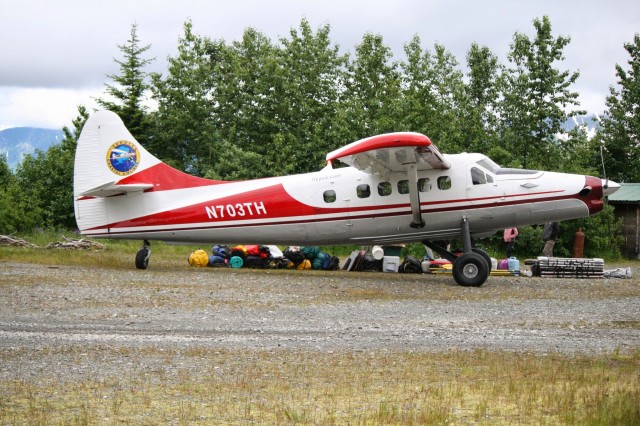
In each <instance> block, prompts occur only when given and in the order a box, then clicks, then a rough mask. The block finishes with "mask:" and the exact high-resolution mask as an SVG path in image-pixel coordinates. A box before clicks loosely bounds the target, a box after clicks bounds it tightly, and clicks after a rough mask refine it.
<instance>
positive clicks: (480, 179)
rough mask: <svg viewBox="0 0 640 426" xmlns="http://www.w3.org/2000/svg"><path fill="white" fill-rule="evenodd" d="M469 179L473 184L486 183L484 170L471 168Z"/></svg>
mask: <svg viewBox="0 0 640 426" xmlns="http://www.w3.org/2000/svg"><path fill="white" fill-rule="evenodd" d="M471 181H472V182H473V184H474V185H482V184H484V183H487V178H486V177H485V175H484V172H483V171H482V170H480V169H479V168H477V167H472V168H471Z"/></svg>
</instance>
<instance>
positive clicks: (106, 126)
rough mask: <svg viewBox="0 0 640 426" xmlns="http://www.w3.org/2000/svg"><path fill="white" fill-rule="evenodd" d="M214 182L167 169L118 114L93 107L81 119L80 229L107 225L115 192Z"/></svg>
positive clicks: (77, 170)
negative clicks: (85, 119) (87, 117)
mask: <svg viewBox="0 0 640 426" xmlns="http://www.w3.org/2000/svg"><path fill="white" fill-rule="evenodd" d="M215 183H217V181H211V180H208V179H202V178H198V177H194V176H190V175H188V174H186V173H183V172H181V171H179V170H176V169H173V168H171V167H170V166H168V165H167V164H165V163H163V162H162V161H160V160H159V159H157V158H156V157H154V156H153V155H152V154H151V153H149V152H148V151H147V150H146V149H144V147H143V146H142V145H140V143H138V142H137V141H136V140H135V138H134V137H133V136H132V135H131V133H130V132H129V131H128V130H127V128H126V127H125V125H124V123H123V122H122V120H121V119H120V117H118V115H117V114H115V113H113V112H111V111H98V112H96V113H94V114H93V115H91V116H90V117H89V119H88V120H87V121H86V123H85V125H84V127H83V128H82V132H81V133H80V137H79V139H78V145H77V147H76V156H75V163H74V173H73V197H74V209H75V216H76V222H77V224H78V228H79V229H80V231H81V232H83V231H85V230H87V229H92V228H95V227H103V226H106V225H107V224H108V223H109V219H112V220H113V218H110V217H109V201H110V200H114V198H115V197H116V196H119V195H126V196H131V195H136V194H142V193H143V192H150V191H162V190H171V189H180V188H185V187H189V186H204V185H211V184H215ZM113 203H114V202H112V203H111V204H113ZM114 212H115V210H114ZM83 233H84V232H83Z"/></svg>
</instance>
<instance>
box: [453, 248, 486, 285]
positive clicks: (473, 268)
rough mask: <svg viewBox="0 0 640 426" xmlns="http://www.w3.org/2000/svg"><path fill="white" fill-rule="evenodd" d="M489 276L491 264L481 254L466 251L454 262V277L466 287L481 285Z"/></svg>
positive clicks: (459, 283)
mask: <svg viewBox="0 0 640 426" xmlns="http://www.w3.org/2000/svg"><path fill="white" fill-rule="evenodd" d="M488 277H489V265H487V262H486V260H485V259H484V257H483V256H482V255H481V254H478V253H474V252H471V253H464V254H462V255H460V256H459V257H458V258H457V259H456V260H454V262H453V279H454V280H456V283H458V285H461V286H465V287H480V286H481V285H482V284H484V282H485V281H486V280H487V278H488Z"/></svg>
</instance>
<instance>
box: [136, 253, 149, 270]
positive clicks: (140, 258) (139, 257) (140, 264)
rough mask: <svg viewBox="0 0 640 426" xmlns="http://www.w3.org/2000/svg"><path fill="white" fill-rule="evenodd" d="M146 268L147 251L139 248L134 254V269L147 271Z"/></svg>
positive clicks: (147, 261) (147, 264) (147, 263)
mask: <svg viewBox="0 0 640 426" xmlns="http://www.w3.org/2000/svg"><path fill="white" fill-rule="evenodd" d="M147 266H149V249H147V248H141V249H140V250H138V253H136V268H137V269H147Z"/></svg>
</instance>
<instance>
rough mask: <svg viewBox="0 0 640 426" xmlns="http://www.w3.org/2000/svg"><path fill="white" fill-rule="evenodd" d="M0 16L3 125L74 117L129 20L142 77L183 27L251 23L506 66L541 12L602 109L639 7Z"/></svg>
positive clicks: (127, 6)
mask: <svg viewBox="0 0 640 426" xmlns="http://www.w3.org/2000/svg"><path fill="white" fill-rule="evenodd" d="M0 10H3V13H2V14H0V40H2V51H1V52H0V54H1V55H2V60H0V96H2V97H1V98H0V114H1V115H0V121H1V122H0V126H17V125H40V124H43V123H46V124H47V127H50V126H54V127H60V125H61V124H60V123H66V122H68V121H70V120H71V119H72V118H73V117H75V116H76V115H77V114H76V107H77V105H78V104H80V103H82V104H88V103H89V102H90V101H91V99H90V97H91V96H100V95H101V94H102V93H103V89H104V86H103V85H104V83H108V82H109V81H108V78H107V75H109V74H118V73H119V66H118V64H117V63H116V62H115V61H114V58H115V59H121V58H122V53H121V51H120V50H119V48H118V45H122V44H126V41H127V40H128V38H129V36H130V31H131V25H132V24H134V23H136V24H138V36H139V39H140V43H141V45H147V44H150V45H151V49H150V50H149V51H148V52H147V53H148V54H149V57H155V58H156V60H155V62H153V63H152V64H151V66H150V67H149V68H148V71H157V72H162V73H166V58H167V56H169V55H171V56H175V55H176V54H177V46H178V39H179V37H180V36H181V35H182V33H183V30H182V26H183V24H184V22H185V21H186V20H187V19H191V20H192V22H193V29H194V32H195V33H196V34H198V35H201V36H206V37H209V38H212V39H224V40H225V41H227V42H233V41H235V40H239V39H240V38H241V37H242V34H243V32H244V31H245V29H246V28H248V27H253V28H255V29H257V30H258V31H260V32H261V33H263V34H264V35H266V36H267V37H269V38H270V39H271V40H272V41H273V42H277V41H278V40H279V39H280V38H282V37H288V35H289V31H290V30H291V28H296V27H297V26H298V24H299V23H300V20H301V19H302V18H306V19H308V20H309V22H310V24H311V26H312V28H314V29H315V28H317V27H319V26H322V25H325V24H329V25H330V27H331V40H332V42H333V43H335V44H338V45H339V46H340V48H341V50H342V52H350V51H353V50H354V47H355V46H356V45H357V44H359V43H360V42H361V41H362V37H363V35H364V34H365V33H367V32H371V33H375V34H380V35H382V36H383V40H384V42H385V44H386V45H388V46H389V47H390V48H391V49H392V50H393V51H394V52H395V55H396V58H398V59H401V58H403V57H404V54H403V45H404V44H405V43H407V42H408V41H410V40H411V38H412V37H413V36H414V35H416V34H417V35H419V36H420V38H421V41H422V44H423V47H425V48H429V49H432V48H433V44H434V43H436V42H437V43H440V44H442V45H444V47H445V48H446V49H447V50H449V51H450V52H452V53H453V54H454V55H455V56H456V58H457V59H458V61H459V62H460V64H461V67H463V66H464V63H465V55H466V52H467V50H468V49H469V47H470V46H471V44H472V43H473V42H476V43H478V44H480V45H486V46H488V47H489V48H490V49H491V50H492V51H493V53H494V54H496V55H497V56H498V58H499V59H500V61H501V62H503V63H505V62H506V55H507V53H508V50H509V44H510V43H511V41H512V38H513V34H514V33H515V32H516V31H518V32H521V33H524V34H527V35H528V36H530V37H533V36H534V35H535V33H534V28H533V25H532V21H533V19H534V18H540V17H542V16H543V15H548V16H549V17H550V20H551V23H552V29H553V34H554V36H558V35H563V36H570V37H571V43H570V44H569V46H567V48H566V50H565V56H566V60H565V61H564V62H563V63H562V64H560V65H559V68H561V69H568V70H570V71H576V70H579V71H580V74H581V75H580V78H579V79H578V82H577V84H576V86H575V87H574V88H573V90H576V91H579V92H580V94H581V100H582V101H583V105H582V106H583V107H584V108H587V109H589V110H592V108H595V109H597V110H599V111H601V110H602V109H603V108H604V98H605V97H606V96H607V94H608V87H609V86H610V85H613V84H615V68H614V67H615V64H616V63H618V64H622V65H626V61H627V60H628V54H627V52H626V51H624V49H623V43H625V42H630V41H632V40H633V35H634V33H635V32H638V31H639V29H640V2H638V1H637V0H618V1H616V2H614V3H606V2H605V3H603V2H585V1H578V0H566V1H557V0H521V1H508V0H486V1H482V2H473V1H459V0H458V1H456V0H449V1H444V0H352V1H343V0H325V1H322V2H319V1H315V0H296V1H287V0H271V1H250V0H237V1H234V2H228V1H223V0H208V1H199V0H179V1H178V0H166V1H162V2H156V1H149V0H136V1H130V0H110V1H108V2H107V1H86V0H60V1H56V2H53V1H50V0H29V1H21V2H19V1H15V0H0ZM89 94H90V95H89ZM40 96H41V98H40ZM598 99H599V100H598ZM10 100H11V102H13V103H11V104H10V103H9V101H10ZM54 101H55V102H54ZM585 103H588V104H589V105H585ZM45 105H46V106H45ZM69 111H71V113H70V114H68V112H69ZM64 114H68V115H67V116H66V117H65V118H64V119H61V116H63V115H64ZM45 116H50V118H45ZM28 117H31V118H30V119H29V118H28Z"/></svg>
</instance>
